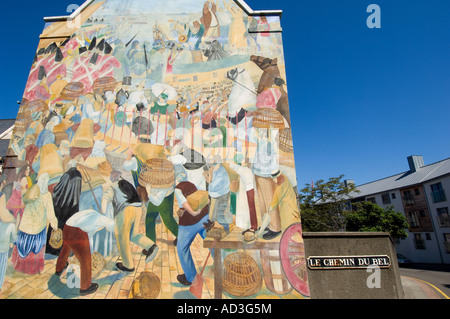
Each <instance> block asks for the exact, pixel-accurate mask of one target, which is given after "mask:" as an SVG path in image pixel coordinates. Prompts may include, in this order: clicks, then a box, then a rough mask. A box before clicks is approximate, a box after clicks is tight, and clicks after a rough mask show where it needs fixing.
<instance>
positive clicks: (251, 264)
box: [223, 252, 262, 297]
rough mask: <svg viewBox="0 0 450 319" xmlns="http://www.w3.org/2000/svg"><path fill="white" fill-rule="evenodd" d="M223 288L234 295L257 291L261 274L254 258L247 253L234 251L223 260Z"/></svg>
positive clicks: (246, 294) (240, 295) (259, 287)
mask: <svg viewBox="0 0 450 319" xmlns="http://www.w3.org/2000/svg"><path fill="white" fill-rule="evenodd" d="M223 268H224V274H223V290H224V291H226V292H227V293H229V294H230V295H233V296H236V297H248V296H251V295H254V294H256V293H257V292H259V290H260V289H261V286H262V276H261V271H260V270H259V267H258V265H257V264H256V262H255V260H254V259H253V258H252V257H250V256H249V255H247V254H245V253H241V252H235V253H232V254H230V255H228V256H227V257H225V259H224V261H223Z"/></svg>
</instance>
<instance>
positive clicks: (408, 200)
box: [403, 191, 414, 206]
mask: <svg viewBox="0 0 450 319" xmlns="http://www.w3.org/2000/svg"><path fill="white" fill-rule="evenodd" d="M403 199H404V201H405V205H406V206H411V205H414V196H413V194H411V191H404V192H403Z"/></svg>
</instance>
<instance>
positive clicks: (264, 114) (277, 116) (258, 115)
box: [252, 108, 286, 130]
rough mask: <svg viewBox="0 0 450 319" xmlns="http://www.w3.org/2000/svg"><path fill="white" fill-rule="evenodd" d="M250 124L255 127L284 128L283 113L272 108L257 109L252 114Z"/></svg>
mask: <svg viewBox="0 0 450 319" xmlns="http://www.w3.org/2000/svg"><path fill="white" fill-rule="evenodd" d="M252 125H253V127H257V128H273V129H280V130H282V129H284V128H286V126H285V124H284V118H283V115H281V113H280V112H278V111H277V110H275V109H272V108H259V109H257V110H256V111H255V114H254V116H253V122H252Z"/></svg>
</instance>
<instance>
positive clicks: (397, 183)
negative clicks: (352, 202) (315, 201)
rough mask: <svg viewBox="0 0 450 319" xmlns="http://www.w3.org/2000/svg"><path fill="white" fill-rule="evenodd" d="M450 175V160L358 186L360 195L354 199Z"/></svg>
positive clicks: (356, 195) (355, 195)
mask: <svg viewBox="0 0 450 319" xmlns="http://www.w3.org/2000/svg"><path fill="white" fill-rule="evenodd" d="M448 174H450V158H447V159H444V160H442V161H439V162H436V163H432V164H429V165H425V166H422V167H420V168H418V169H417V170H416V171H415V172H413V171H406V172H403V173H400V174H396V175H393V176H390V177H386V178H383V179H380V180H376V181H373V182H370V183H366V184H363V185H359V186H357V188H358V189H359V191H360V192H359V193H357V194H353V197H363V196H368V195H372V194H377V193H382V192H386V191H390V190H394V189H399V188H404V187H409V186H414V185H418V184H422V183H425V182H428V181H431V180H433V179H435V178H439V177H442V176H444V175H448Z"/></svg>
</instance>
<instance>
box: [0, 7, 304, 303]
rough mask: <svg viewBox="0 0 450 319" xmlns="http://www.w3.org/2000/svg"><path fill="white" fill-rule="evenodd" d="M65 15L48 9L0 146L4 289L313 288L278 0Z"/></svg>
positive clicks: (90, 292)
mask: <svg viewBox="0 0 450 319" xmlns="http://www.w3.org/2000/svg"><path fill="white" fill-rule="evenodd" d="M254 9H257V8H254ZM71 17H72V18H73V19H72V18H71V19H61V18H54V19H51V18H46V19H45V25H44V29H43V32H42V34H41V35H40V42H39V45H38V48H37V49H36V53H35V58H34V61H33V62H32V65H31V69H30V73H29V77H28V80H27V82H26V86H25V88H24V93H23V97H22V100H21V102H20V107H19V111H18V114H17V118H16V121H15V128H14V131H13V138H12V139H11V142H10V144H9V148H8V152H7V156H6V157H5V164H4V168H3V172H2V175H1V177H0V178H1V185H0V202H1V204H0V205H1V207H0V236H1V239H0V299H5V298H14V299H77V298H88V299H219V298H223V299H239V298H252V299H254V298H261V299H264V298H267V299H304V298H310V293H309V285H308V278H307V271H306V262H305V253H304V245H303V244H304V242H303V237H302V227H301V221H300V210H299V207H298V203H297V198H296V187H297V182H296V174H295V165H294V153H293V142H292V135H291V122H290V117H289V103H288V95H287V83H286V66H285V63H284V55H283V42H282V24H281V21H280V18H281V14H280V13H278V12H277V11H267V12H260V11H253V10H252V9H250V8H249V7H248V5H247V4H246V3H245V2H244V1H241V0H209V1H205V0H169V1H156V0H145V1H144V0H104V1H100V0H90V1H86V2H85V3H84V4H83V5H82V6H81V7H79V10H77V11H76V12H75V14H74V16H71ZM24 80H25V79H24Z"/></svg>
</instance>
